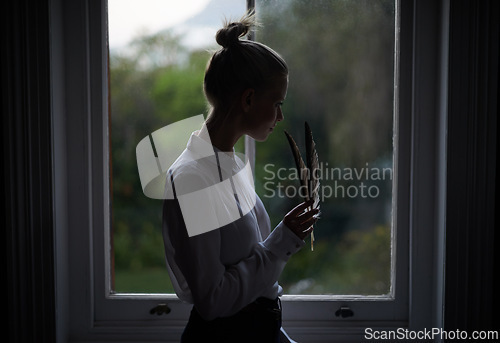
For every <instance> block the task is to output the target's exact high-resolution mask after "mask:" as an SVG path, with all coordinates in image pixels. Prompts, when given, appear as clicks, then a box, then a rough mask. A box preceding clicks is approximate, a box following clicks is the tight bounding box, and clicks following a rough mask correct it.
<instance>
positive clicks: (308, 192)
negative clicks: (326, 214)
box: [285, 122, 319, 251]
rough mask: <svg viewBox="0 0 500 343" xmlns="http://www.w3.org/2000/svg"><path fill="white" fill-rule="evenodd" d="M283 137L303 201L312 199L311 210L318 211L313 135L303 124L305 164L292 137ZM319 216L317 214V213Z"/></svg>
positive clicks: (316, 154) (317, 167)
mask: <svg viewBox="0 0 500 343" xmlns="http://www.w3.org/2000/svg"><path fill="white" fill-rule="evenodd" d="M285 135H286V137H287V139H288V143H289V144H290V148H291V149H292V154H293V157H294V160H295V166H296V168H297V172H298V173H299V179H300V184H301V189H302V190H303V191H304V192H305V194H304V192H303V193H302V194H303V195H304V200H305V201H308V200H309V199H314V203H313V205H312V206H311V207H310V210H312V209H319V178H318V169H319V160H318V153H317V152H316V143H315V142H314V139H313V135H312V131H311V128H310V127H309V124H308V123H307V122H305V138H306V163H307V164H306V163H304V160H303V159H302V156H301V155H300V150H299V147H298V146H297V143H295V141H294V139H293V137H292V136H291V135H290V134H289V133H288V132H286V131H285ZM318 215H319V213H318ZM311 251H314V232H311Z"/></svg>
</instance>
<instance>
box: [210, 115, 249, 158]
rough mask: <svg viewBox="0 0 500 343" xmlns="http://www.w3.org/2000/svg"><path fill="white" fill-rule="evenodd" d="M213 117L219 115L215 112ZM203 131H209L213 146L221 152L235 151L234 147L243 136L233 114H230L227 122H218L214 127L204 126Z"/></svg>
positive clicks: (226, 118)
mask: <svg viewBox="0 0 500 343" xmlns="http://www.w3.org/2000/svg"><path fill="white" fill-rule="evenodd" d="M213 115H219V114H218V113H216V112H214V113H212V114H211V116H213ZM203 129H206V130H207V131H208V134H209V135H210V141H211V143H212V145H213V146H214V147H216V148H217V149H219V150H220V151H233V148H234V145H235V144H236V142H237V141H238V139H240V137H241V136H242V135H243V133H240V130H239V126H238V125H237V120H236V116H234V115H233V114H228V115H227V116H225V120H219V121H216V122H215V124H214V125H208V126H207V125H204V126H203Z"/></svg>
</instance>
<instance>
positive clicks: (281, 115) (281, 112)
mask: <svg viewBox="0 0 500 343" xmlns="http://www.w3.org/2000/svg"><path fill="white" fill-rule="evenodd" d="M283 119H285V117H284V116H283V111H282V110H281V107H280V108H278V117H277V118H276V121H282V120H283Z"/></svg>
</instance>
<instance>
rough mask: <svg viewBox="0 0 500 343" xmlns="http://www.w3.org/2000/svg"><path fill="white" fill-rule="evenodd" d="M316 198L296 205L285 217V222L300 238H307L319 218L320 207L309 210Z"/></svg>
mask: <svg viewBox="0 0 500 343" xmlns="http://www.w3.org/2000/svg"><path fill="white" fill-rule="evenodd" d="M313 203H314V200H309V201H306V202H303V203H301V204H299V205H297V206H295V207H294V208H293V209H292V210H291V211H290V212H288V213H287V214H286V215H285V217H284V218H283V223H284V224H285V225H286V226H287V227H288V228H289V229H290V230H292V232H293V233H295V234H296V235H297V236H298V237H299V238H300V239H304V238H306V237H307V236H308V235H309V234H310V233H311V232H312V230H313V225H314V223H316V221H317V220H318V218H317V214H318V213H319V210H318V209H314V210H307V208H308V207H310V206H312V204H313Z"/></svg>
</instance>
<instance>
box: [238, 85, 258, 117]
mask: <svg viewBox="0 0 500 343" xmlns="http://www.w3.org/2000/svg"><path fill="white" fill-rule="evenodd" d="M254 97H255V90H254V89H253V88H247V89H245V90H244V91H243V93H241V108H242V109H243V112H248V111H250V109H251V107H252V105H253V103H254V101H255V99H254Z"/></svg>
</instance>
